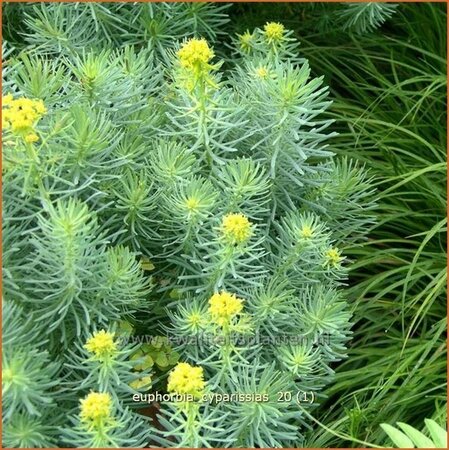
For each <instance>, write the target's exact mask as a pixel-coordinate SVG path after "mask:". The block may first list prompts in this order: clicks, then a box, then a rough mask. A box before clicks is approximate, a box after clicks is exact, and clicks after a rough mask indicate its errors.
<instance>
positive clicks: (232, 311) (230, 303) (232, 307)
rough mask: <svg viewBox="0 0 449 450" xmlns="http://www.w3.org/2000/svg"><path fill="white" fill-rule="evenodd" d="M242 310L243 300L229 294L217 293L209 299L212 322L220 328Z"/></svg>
mask: <svg viewBox="0 0 449 450" xmlns="http://www.w3.org/2000/svg"><path fill="white" fill-rule="evenodd" d="M242 309H243V300H242V299H240V298H238V297H237V296H236V295H235V294H230V293H229V292H225V291H222V292H220V293H218V292H217V293H215V294H214V295H212V297H211V298H210V299H209V313H210V315H211V316H212V320H213V321H214V322H215V323H217V324H218V325H220V326H223V325H226V324H228V323H229V321H230V320H231V319H232V318H233V317H234V316H236V315H237V314H239V313H240V312H241V311H242Z"/></svg>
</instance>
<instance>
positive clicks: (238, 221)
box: [221, 214, 253, 244]
mask: <svg viewBox="0 0 449 450" xmlns="http://www.w3.org/2000/svg"><path fill="white" fill-rule="evenodd" d="M251 225H252V224H251V222H250V221H249V220H248V218H247V217H246V216H244V215H243V214H227V215H226V216H224V217H223V220H222V223H221V231H222V233H223V236H224V237H225V238H226V239H227V240H228V241H230V242H231V243H233V244H241V243H243V242H245V241H247V240H248V239H249V238H250V237H251V235H252V233H253V230H252V226H251Z"/></svg>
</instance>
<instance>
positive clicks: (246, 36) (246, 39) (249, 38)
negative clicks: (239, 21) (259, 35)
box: [237, 31, 254, 52]
mask: <svg viewBox="0 0 449 450" xmlns="http://www.w3.org/2000/svg"><path fill="white" fill-rule="evenodd" d="M237 36H238V38H239V42H240V48H241V49H242V50H243V51H244V52H250V51H251V49H252V47H253V41H254V34H252V33H250V32H249V31H245V32H244V33H243V34H238V35H237Z"/></svg>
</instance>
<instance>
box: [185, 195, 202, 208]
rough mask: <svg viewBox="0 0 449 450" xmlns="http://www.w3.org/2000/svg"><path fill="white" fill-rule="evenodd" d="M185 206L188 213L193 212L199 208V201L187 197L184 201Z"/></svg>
mask: <svg viewBox="0 0 449 450" xmlns="http://www.w3.org/2000/svg"><path fill="white" fill-rule="evenodd" d="M186 206H187V209H188V210H189V211H191V212H192V211H195V210H196V209H198V206H200V201H199V200H198V199H197V198H195V197H189V198H188V199H187V200H186Z"/></svg>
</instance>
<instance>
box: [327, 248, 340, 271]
mask: <svg viewBox="0 0 449 450" xmlns="http://www.w3.org/2000/svg"><path fill="white" fill-rule="evenodd" d="M324 256H325V258H326V263H327V264H328V265H329V266H332V267H337V266H338V265H339V264H340V262H341V261H342V260H343V257H342V256H341V251H340V250H339V249H338V248H330V249H328V250H327V251H326V252H325V254H324Z"/></svg>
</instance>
